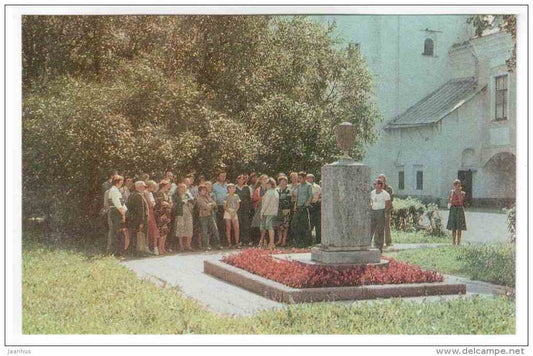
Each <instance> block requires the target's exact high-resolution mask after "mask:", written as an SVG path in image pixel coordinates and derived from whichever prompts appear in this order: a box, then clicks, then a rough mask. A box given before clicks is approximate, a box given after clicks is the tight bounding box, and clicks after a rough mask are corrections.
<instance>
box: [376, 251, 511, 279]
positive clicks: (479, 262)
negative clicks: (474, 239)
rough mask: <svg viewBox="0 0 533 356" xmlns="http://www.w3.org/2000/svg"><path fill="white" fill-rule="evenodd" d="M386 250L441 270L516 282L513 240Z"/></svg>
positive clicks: (397, 256) (416, 262)
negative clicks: (395, 250) (511, 241)
mask: <svg viewBox="0 0 533 356" xmlns="http://www.w3.org/2000/svg"><path fill="white" fill-rule="evenodd" d="M385 254H386V255H387V256H389V257H392V258H395V259H398V260H400V261H405V262H407V263H410V264H416V265H419V266H420V267H422V268H427V269H435V270H438V271H439V272H442V273H447V274H453V275H459V276H464V277H468V278H471V279H475V280H480V281H485V282H490V283H495V284H500V285H505V286H511V287H514V285H515V245H514V244H512V243H494V244H463V245H461V246H452V245H449V246H442V247H438V248H424V249H413V250H404V251H400V252H386V253H385Z"/></svg>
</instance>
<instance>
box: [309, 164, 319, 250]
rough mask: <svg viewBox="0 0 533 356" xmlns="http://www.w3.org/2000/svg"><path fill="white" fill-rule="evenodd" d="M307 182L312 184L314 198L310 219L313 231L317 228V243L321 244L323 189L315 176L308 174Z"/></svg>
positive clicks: (310, 208)
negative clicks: (316, 181)
mask: <svg viewBox="0 0 533 356" xmlns="http://www.w3.org/2000/svg"><path fill="white" fill-rule="evenodd" d="M306 179H307V182H308V183H309V184H311V192H312V194H313V198H312V199H311V205H309V221H310V223H311V231H313V228H314V229H315V244H319V243H320V242H321V241H322V236H321V234H320V229H321V224H320V223H321V221H320V218H321V217H320V210H321V203H322V189H321V188H320V186H319V185H318V184H316V183H315V176H314V175H312V174H308V175H307V177H306Z"/></svg>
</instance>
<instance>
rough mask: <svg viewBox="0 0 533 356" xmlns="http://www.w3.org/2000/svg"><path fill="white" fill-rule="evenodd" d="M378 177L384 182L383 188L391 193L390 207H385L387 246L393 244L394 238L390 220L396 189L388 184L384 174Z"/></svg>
mask: <svg viewBox="0 0 533 356" xmlns="http://www.w3.org/2000/svg"><path fill="white" fill-rule="evenodd" d="M378 179H379V180H381V181H382V182H383V190H384V191H386V192H387V193H389V196H390V202H391V203H390V205H389V208H385V246H392V238H391V233H390V221H391V218H392V209H393V208H392V201H393V200H394V191H393V190H392V188H391V186H390V185H388V184H387V177H385V175H384V174H380V175H379V176H378Z"/></svg>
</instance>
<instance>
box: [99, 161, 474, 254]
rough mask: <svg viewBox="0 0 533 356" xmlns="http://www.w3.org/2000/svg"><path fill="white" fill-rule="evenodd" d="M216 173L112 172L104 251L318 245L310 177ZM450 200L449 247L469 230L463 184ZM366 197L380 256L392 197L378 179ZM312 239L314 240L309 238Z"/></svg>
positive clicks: (387, 241)
mask: <svg viewBox="0 0 533 356" xmlns="http://www.w3.org/2000/svg"><path fill="white" fill-rule="evenodd" d="M226 178H227V177H226V172H222V171H221V172H219V173H218V175H217V178H216V182H215V183H212V182H211V181H208V180H206V179H205V177H203V176H200V178H199V182H198V184H194V176H192V175H188V176H186V177H185V178H184V179H183V180H181V182H179V183H176V182H174V175H173V173H172V172H171V171H168V172H166V174H165V177H164V179H162V180H160V181H159V183H156V182H155V181H154V180H151V179H150V177H149V176H148V174H143V175H142V177H141V179H139V180H137V181H136V182H133V179H132V178H130V177H126V178H124V177H123V176H121V175H119V174H118V173H117V172H116V171H113V172H111V174H110V177H109V180H107V181H106V182H104V183H103V185H102V191H103V193H104V208H103V212H104V213H105V215H106V216H107V224H108V226H109V232H108V235H107V251H108V252H113V251H114V252H115V253H116V254H117V255H118V256H124V255H125V253H126V251H127V250H131V251H136V253H137V254H141V255H147V254H155V255H159V254H165V253H167V252H172V250H173V249H179V250H181V251H184V250H192V249H193V248H198V249H205V250H210V249H211V248H222V246H223V245H225V246H226V247H228V248H232V247H235V248H241V247H242V246H254V245H255V246H258V247H261V248H269V249H274V248H275V247H276V246H286V245H287V244H291V245H294V246H309V245H312V244H316V243H320V241H321V198H322V189H321V187H320V185H318V184H317V183H315V177H314V175H313V174H307V173H306V172H299V173H297V172H292V173H290V174H289V175H288V176H287V175H285V174H284V173H279V174H278V175H277V178H276V179H274V178H272V177H269V176H267V175H256V174H255V173H254V172H252V173H250V174H249V175H248V174H241V175H239V176H238V177H237V178H236V183H228V182H227V180H226ZM453 187H454V189H453V190H452V191H451V192H450V193H449V195H448V205H449V208H450V214H449V220H448V225H447V228H448V229H449V230H452V242H453V244H454V245H455V244H460V243H461V235H462V231H463V230H466V219H465V214H464V208H463V205H464V199H465V193H464V192H463V191H462V190H461V182H460V181H459V180H455V181H454V182H453ZM373 188H374V189H373V190H372V191H371V193H370V211H371V213H370V227H371V228H370V234H371V240H373V243H374V246H375V247H376V248H378V249H380V250H381V251H382V250H383V248H384V247H387V246H392V237H391V227H390V224H391V218H392V211H393V207H392V201H393V199H394V191H393V189H392V187H391V186H390V185H388V184H387V177H386V176H385V175H384V174H380V175H379V176H378V177H377V178H376V179H375V180H374V181H373ZM313 229H314V231H315V237H314V239H313V236H312V230H313Z"/></svg>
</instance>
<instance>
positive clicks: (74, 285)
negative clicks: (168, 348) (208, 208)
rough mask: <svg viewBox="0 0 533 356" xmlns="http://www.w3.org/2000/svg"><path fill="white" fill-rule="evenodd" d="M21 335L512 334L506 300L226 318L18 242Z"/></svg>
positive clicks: (111, 271) (292, 310) (117, 271)
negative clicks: (21, 280) (21, 256)
mask: <svg viewBox="0 0 533 356" xmlns="http://www.w3.org/2000/svg"><path fill="white" fill-rule="evenodd" d="M22 262H23V283H22V292H23V293H22V303H23V305H22V309H23V333H24V334H183V333H191V334H514V333H515V303H514V302H513V301H512V300H511V299H508V298H505V297H502V298H495V299H492V298H489V299H486V298H469V299H467V298H461V299H458V300H454V301H447V302H445V301H442V302H423V303H411V302H405V301H402V300H399V299H395V300H388V301H384V302H380V303H357V305H356V306H347V305H344V304H327V303H317V304H307V305H295V306H287V307H286V308H283V309H280V310H277V311H268V312H263V313H260V314H258V315H256V316H254V317H229V316H228V317H226V316H219V315H217V314H214V313H212V312H210V311H208V310H206V309H204V308H203V307H202V306H201V305H200V304H198V303H197V302H195V301H194V300H191V299H189V298H186V297H184V296H183V295H182V294H181V292H180V291H179V290H176V289H173V288H165V289H159V288H157V287H156V286H155V285H153V284H152V283H150V282H146V281H142V280H139V279H138V278H137V276H136V275H135V273H133V272H132V271H130V270H128V269H127V268H125V267H123V266H121V265H120V264H119V263H118V261H117V260H116V259H115V258H114V257H106V256H101V255H95V254H93V253H84V252H83V251H79V250H76V249H75V248H70V249H67V250H65V249H58V248H51V247H46V246H43V245H42V244H38V243H34V242H25V243H24V246H23V261H22Z"/></svg>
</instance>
